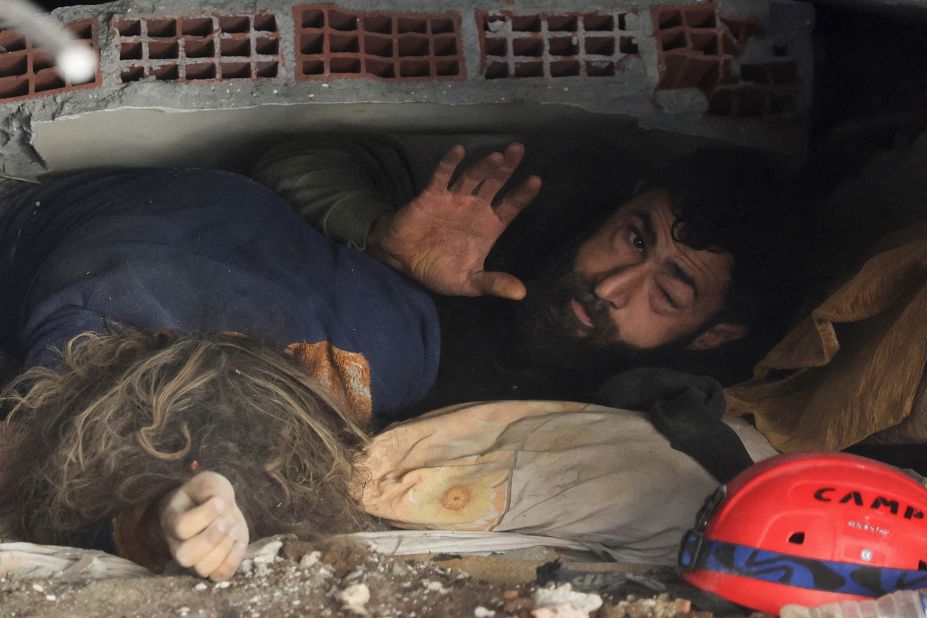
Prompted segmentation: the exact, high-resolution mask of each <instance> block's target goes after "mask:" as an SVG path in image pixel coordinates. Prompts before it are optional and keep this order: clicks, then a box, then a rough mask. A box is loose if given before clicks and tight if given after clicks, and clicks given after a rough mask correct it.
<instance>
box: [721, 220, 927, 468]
mask: <svg viewBox="0 0 927 618" xmlns="http://www.w3.org/2000/svg"><path fill="white" fill-rule="evenodd" d="M898 238H901V239H903V242H902V243H901V244H899V245H897V246H895V247H893V248H890V249H886V250H884V251H882V252H880V253H878V254H877V255H875V256H874V257H872V258H870V259H869V260H868V261H867V262H866V263H865V264H864V265H863V266H862V268H861V269H860V270H859V272H858V273H857V274H856V275H855V276H854V277H853V278H852V279H851V280H850V281H848V282H847V283H845V284H844V285H843V286H841V287H840V288H839V289H838V290H837V291H836V292H834V293H833V294H832V295H831V296H830V297H829V298H827V299H826V300H825V301H824V302H823V303H821V304H820V305H819V306H818V307H817V308H816V309H814V310H813V311H812V312H811V315H810V316H808V317H807V318H806V319H805V320H804V321H803V322H801V323H800V324H799V325H798V326H797V327H796V328H795V329H794V330H793V331H792V332H791V333H789V334H788V335H787V336H786V337H785V339H783V340H782V341H781V342H780V343H779V344H778V345H777V346H776V347H775V348H773V350H772V351H771V352H770V353H769V354H768V355H767V356H766V358H765V359H763V360H762V361H761V362H760V363H759V365H758V366H757V371H756V378H755V379H754V380H752V381H750V382H747V383H744V384H742V385H738V386H734V387H731V388H728V389H726V391H725V395H726V398H727V404H728V412H729V413H730V414H736V415H747V414H752V415H754V418H755V420H756V426H757V428H758V429H759V430H760V431H761V432H762V433H763V435H765V436H766V438H768V439H769V441H770V442H771V443H772V445H773V446H775V447H776V448H777V449H779V450H781V451H799V450H841V449H844V448H846V447H848V446H850V445H852V444H855V443H857V442H859V441H861V440H863V439H865V438H867V437H868V436H871V435H873V434H876V433H877V432H881V431H884V430H886V429H887V428H891V427H896V426H899V424H900V423H901V422H902V421H903V419H905V418H906V417H907V416H908V415H909V414H910V413H911V410H912V407H913V403H914V401H915V397H916V394H917V390H918V385H919V384H920V382H921V379H922V376H923V373H924V365H925V361H927V226H923V225H921V226H915V227H913V228H910V229H908V230H907V231H906V232H905V233H903V234H901V235H900V236H898ZM777 370H784V371H788V372H790V375H788V376H787V377H785V378H782V379H775V375H774V372H775V371H777ZM915 421H916V422H915ZM923 425H924V422H923V419H920V418H916V419H914V421H912V422H910V423H909V424H908V426H906V427H904V428H903V429H904V431H896V432H888V433H885V434H880V436H882V438H883V439H884V438H885V437H888V439H889V440H898V441H918V442H920V441H927V434H923V435H919V436H918V435H917V434H918V433H920V432H921V430H922V429H923V427H922V426H923Z"/></svg>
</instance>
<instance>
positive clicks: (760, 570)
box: [679, 530, 927, 597]
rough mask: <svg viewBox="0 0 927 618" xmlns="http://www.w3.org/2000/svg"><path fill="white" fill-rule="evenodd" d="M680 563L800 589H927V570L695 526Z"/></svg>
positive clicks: (870, 592) (864, 592)
mask: <svg viewBox="0 0 927 618" xmlns="http://www.w3.org/2000/svg"><path fill="white" fill-rule="evenodd" d="M679 566H680V568H681V569H682V570H683V571H692V570H695V569H703V570H706V571H713V572H716V573H727V574H729V575H739V576H740V577H749V578H752V579H757V580H760V581H765V582H771V583H774V584H785V585H786V586H795V587H797V588H808V589H811V590H822V591H825V592H836V593H842V594H855V595H859V596H867V597H880V596H882V595H885V594H889V593H891V592H895V591H896V590H916V589H918V588H927V571H920V570H916V571H910V570H906V569H888V568H880V567H875V566H868V565H864V564H852V563H849V562H832V561H828V560H815V559H813V558H804V557H801V556H793V555H790V554H783V553H779V552H776V551H768V550H765V549H759V548H757V547H750V546H748V545H738V544H736V543H726V542H724V541H713V540H711V539H706V538H705V537H703V536H702V535H701V534H700V533H699V532H696V531H695V530H690V531H688V532H687V533H686V535H685V536H684V537H683V539H682V545H681V546H680V548H679Z"/></svg>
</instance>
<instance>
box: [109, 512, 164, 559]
mask: <svg viewBox="0 0 927 618" xmlns="http://www.w3.org/2000/svg"><path fill="white" fill-rule="evenodd" d="M154 505H155V503H141V504H137V505H135V507H133V508H132V509H130V510H128V511H125V512H123V513H120V514H119V515H118V516H117V517H116V518H115V519H113V542H114V543H115V545H116V551H117V552H118V554H119V556H120V557H121V558H127V559H129V560H131V561H132V562H135V563H137V564H140V565H142V566H144V567H147V568H149V569H151V570H152V571H160V570H161V569H163V568H164V565H165V564H167V561H168V560H170V558H171V555H170V553H169V552H168V550H167V546H166V545H163V546H162V547H159V548H155V547H154V545H155V544H154V543H152V542H151V540H152V539H151V536H152V535H151V526H152V521H151V519H152V511H151V507H153V506H154Z"/></svg>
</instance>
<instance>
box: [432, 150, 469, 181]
mask: <svg viewBox="0 0 927 618" xmlns="http://www.w3.org/2000/svg"><path fill="white" fill-rule="evenodd" d="M466 154H467V152H466V150H464V147H463V146H461V145H459V144H458V145H457V146H454V147H453V148H451V149H450V150H448V151H447V153H446V154H445V155H444V156H443V157H441V160H440V161H438V167H437V168H435V173H434V174H432V176H431V182H430V183H428V189H427V190H428V191H436V192H442V191H447V189H448V186H449V185H450V184H451V177H452V176H453V175H454V171H455V170H456V169H457V166H458V165H460V162H461V161H463V158H464V156H465V155H466Z"/></svg>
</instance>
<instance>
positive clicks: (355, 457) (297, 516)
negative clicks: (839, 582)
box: [0, 332, 775, 580]
mask: <svg viewBox="0 0 927 618" xmlns="http://www.w3.org/2000/svg"><path fill="white" fill-rule="evenodd" d="M63 352H64V353H63V358H64V361H63V363H62V364H61V367H60V369H58V370H51V369H47V368H40V367H37V368H33V369H30V370H28V371H27V372H26V373H24V374H23V375H22V376H20V377H19V378H17V379H16V380H15V381H14V382H13V383H12V384H11V385H10V386H9V387H8V388H7V390H6V392H5V396H4V402H5V412H8V413H9V416H8V418H7V420H6V422H7V423H9V424H10V426H9V427H7V429H10V430H12V431H11V432H10V433H12V434H14V435H15V436H16V439H15V440H11V443H10V444H9V445H7V446H6V447H5V448H3V449H2V450H3V453H2V457H3V463H2V465H0V517H2V518H3V519H4V520H5V521H6V522H7V523H8V525H9V526H10V527H11V528H12V531H13V533H14V534H15V535H16V536H17V537H19V538H20V539H23V540H28V541H32V542H36V543H48V544H64V545H77V546H84V547H97V548H102V549H110V550H111V551H115V552H117V553H118V554H119V555H121V556H123V557H126V558H129V559H132V560H134V561H136V562H138V563H140V564H143V565H145V566H147V567H149V568H152V569H155V570H158V569H161V568H162V567H163V566H164V565H165V564H166V563H167V562H168V561H169V560H170V559H171V558H173V559H174V560H176V562H178V563H179V564H180V565H182V566H184V567H188V568H191V569H193V570H195V571H196V573H198V574H199V575H201V576H204V577H209V578H211V579H213V580H222V579H227V578H229V577H231V576H232V575H233V574H234V573H235V571H236V569H237V568H238V565H239V563H240V562H241V560H242V558H243V556H244V552H245V547H246V546H247V544H248V542H249V539H256V538H260V537H264V536H269V535H272V534H277V533H284V532H290V533H295V534H297V535H302V536H307V535H312V536H317V535H319V534H338V533H348V532H354V531H362V530H374V529H381V528H383V527H386V526H395V527H400V528H428V529H442V530H482V531H489V530H492V531H518V532H524V533H531V534H540V535H548V536H555V537H559V538H566V539H573V540H579V541H583V542H594V543H600V544H602V545H605V546H606V547H607V548H609V549H610V550H612V553H613V555H614V556H615V557H616V558H617V559H619V560H622V561H627V562H646V563H654V564H671V563H673V562H674V561H675V556H676V550H677V547H678V543H679V540H680V538H681V536H682V534H683V532H684V531H685V530H686V529H687V528H688V527H690V525H691V523H692V518H693V516H694V513H695V512H696V511H697V510H698V508H699V506H700V505H701V503H702V501H703V499H704V498H705V496H706V495H708V494H710V493H711V492H712V491H713V490H714V488H715V486H716V485H717V481H715V480H714V478H712V476H711V475H709V474H708V472H706V471H705V470H703V469H702V467H701V466H699V464H697V463H696V462H695V461H694V460H693V459H691V458H690V457H689V456H687V455H685V454H683V453H681V452H679V451H676V450H673V449H672V448H671V447H670V445H669V442H668V441H667V440H666V439H665V438H664V437H663V436H661V435H660V434H658V433H657V432H656V431H655V430H654V429H653V427H652V426H651V425H650V423H649V422H648V421H647V420H646V418H645V416H644V415H643V414H642V413H638V412H630V411H625V410H617V409H613V408H606V407H600V406H595V405H585V404H578V403H564V402H548V401H535V402H525V401H515V402H513V401H508V402H496V403H478V404H467V405H461V406H457V407H453V408H445V409H443V410H440V411H437V412H434V413H432V414H430V415H427V416H425V417H422V418H419V419H415V420H413V421H409V422H406V423H402V424H398V425H394V426H393V427H391V428H389V429H387V430H386V431H385V432H383V433H381V434H379V435H377V436H375V437H373V438H372V439H371V438H369V437H368V435H367V433H366V432H365V430H364V428H362V427H359V426H358V425H356V424H355V423H354V422H352V421H351V420H350V419H349V418H348V417H347V416H346V415H345V414H343V413H342V412H341V411H340V410H339V408H338V407H337V406H336V404H334V403H333V400H332V399H331V398H330V397H329V396H328V395H327V394H326V392H325V391H324V389H323V388H322V387H321V386H319V385H318V383H316V382H315V381H313V380H311V379H310V378H307V377H306V375H305V373H303V370H302V369H300V368H299V367H298V366H297V365H296V364H295V363H294V362H292V361H291V360H290V358H289V357H287V356H286V355H285V354H281V353H280V352H278V351H277V350H276V349H275V348H271V347H266V346H264V345H263V344H260V343H258V342H255V341H253V340H251V339H248V338H245V337H241V336H235V335H214V336H210V337H206V338H202V339H177V338H172V337H170V336H167V335H148V334H143V333H134V332H133V333H128V334H126V333H120V334H119V335H90V334H85V335H81V336H78V337H77V338H75V339H73V340H72V341H71V342H70V343H69V344H68V346H67V348H66V349H65V350H64V351H63ZM734 429H735V431H736V432H737V434H738V435H739V436H740V438H741V440H742V441H743V442H744V444H745V446H746V447H747V450H748V452H749V453H750V455H751V457H752V458H753V459H754V460H757V459H760V458H765V457H768V456H771V455H773V454H775V451H774V450H773V449H772V448H771V447H769V445H768V444H767V443H766V442H765V440H764V439H763V438H762V437H761V436H760V435H759V434H758V433H757V432H756V431H755V430H753V429H752V428H751V427H749V426H747V425H745V424H744V425H738V426H734Z"/></svg>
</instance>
